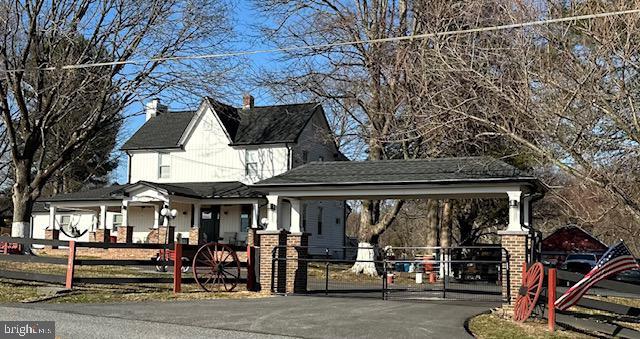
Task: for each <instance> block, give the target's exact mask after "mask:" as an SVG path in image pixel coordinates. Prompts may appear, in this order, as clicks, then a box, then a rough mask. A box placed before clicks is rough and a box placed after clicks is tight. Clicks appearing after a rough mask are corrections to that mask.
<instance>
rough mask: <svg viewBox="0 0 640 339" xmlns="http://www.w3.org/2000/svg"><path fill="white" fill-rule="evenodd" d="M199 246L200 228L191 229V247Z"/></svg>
mask: <svg viewBox="0 0 640 339" xmlns="http://www.w3.org/2000/svg"><path fill="white" fill-rule="evenodd" d="M198 244H200V228H198V227H191V229H189V245H198Z"/></svg>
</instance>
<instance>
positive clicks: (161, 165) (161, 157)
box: [158, 153, 171, 178]
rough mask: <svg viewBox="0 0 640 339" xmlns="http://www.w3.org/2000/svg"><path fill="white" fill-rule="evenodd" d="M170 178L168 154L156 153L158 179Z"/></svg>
mask: <svg viewBox="0 0 640 339" xmlns="http://www.w3.org/2000/svg"><path fill="white" fill-rule="evenodd" d="M170 176H171V156H170V154H169V153H158V178H169V177H170Z"/></svg>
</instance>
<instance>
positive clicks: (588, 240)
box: [542, 225, 609, 252]
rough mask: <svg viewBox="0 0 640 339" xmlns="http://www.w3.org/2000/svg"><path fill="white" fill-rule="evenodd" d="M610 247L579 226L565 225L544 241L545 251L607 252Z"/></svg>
mask: <svg viewBox="0 0 640 339" xmlns="http://www.w3.org/2000/svg"><path fill="white" fill-rule="evenodd" d="M608 248H609V245H607V244H605V243H604V242H602V241H601V240H600V239H598V238H596V237H595V236H594V235H593V234H591V233H589V232H587V231H586V230H585V229H584V228H582V227H580V226H578V225H565V226H562V227H559V228H557V229H555V230H554V231H553V232H552V233H551V234H549V235H548V236H546V237H545V238H544V239H542V250H543V251H559V250H566V251H570V252H574V251H587V250H594V251H606V250H607V249H608Z"/></svg>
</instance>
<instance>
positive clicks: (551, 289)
mask: <svg viewBox="0 0 640 339" xmlns="http://www.w3.org/2000/svg"><path fill="white" fill-rule="evenodd" d="M547 290H548V293H547V294H548V301H549V306H548V307H549V317H548V319H549V331H551V332H553V331H555V329H556V305H555V304H556V269H555V268H550V269H549V281H548V283H547Z"/></svg>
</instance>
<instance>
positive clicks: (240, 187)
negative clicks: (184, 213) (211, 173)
mask: <svg viewBox="0 0 640 339" xmlns="http://www.w3.org/2000/svg"><path fill="white" fill-rule="evenodd" d="M137 184H143V185H147V186H151V187H156V188H159V189H163V190H165V191H167V192H168V193H169V194H171V195H180V196H183V197H192V198H251V197H260V196H261V195H260V194H259V193H257V192H255V191H253V190H251V189H250V188H249V187H247V185H245V184H243V183H241V182H239V181H224V182H182V183H169V184H167V183H155V182H149V181H139V182H137V183H135V184H131V185H130V186H129V187H131V186H134V185H137ZM126 188H127V187H125V189H126Z"/></svg>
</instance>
